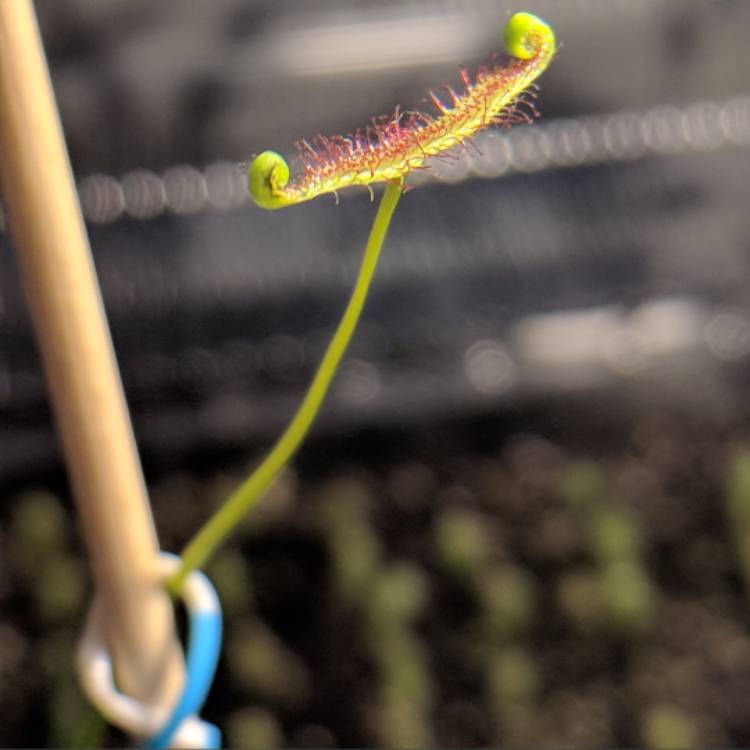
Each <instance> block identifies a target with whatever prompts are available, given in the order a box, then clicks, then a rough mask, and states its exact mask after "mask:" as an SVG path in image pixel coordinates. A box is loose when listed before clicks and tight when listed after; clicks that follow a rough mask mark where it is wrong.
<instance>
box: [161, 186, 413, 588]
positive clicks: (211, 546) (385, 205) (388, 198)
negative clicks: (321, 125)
mask: <svg viewBox="0 0 750 750" xmlns="http://www.w3.org/2000/svg"><path fill="white" fill-rule="evenodd" d="M402 186H403V185H402V183H401V182H399V183H389V184H388V185H387V186H386V188H385V192H384V193H383V198H382V199H381V201H380V206H379V207H378V212H377V214H376V216H375V221H374V222H373V225H372V229H371V230H370V237H369V239H368V240H367V247H366V248H365V252H364V256H363V258H362V265H361V266H360V269H359V275H358V276H357V281H356V283H355V285H354V289H353V291H352V294H351V297H350V298H349V303H348V305H347V306H346V310H345V311H344V315H343V317H342V318H341V322H340V323H339V325H338V328H337V329H336V333H335V334H334V335H333V338H332V339H331V343H330V344H329V345H328V348H327V349H326V352H325V354H324V355H323V359H322V360H321V363H320V366H319V367H318V370H317V372H316V373H315V377H314V378H313V381H312V383H311V384H310V388H309V389H308V391H307V393H306V394H305V398H304V399H303V401H302V404H301V405H300V407H299V409H298V410H297V413H296V414H295V415H294V417H293V418H292V421H291V422H290V423H289V426H288V427H287V428H286V430H285V431H284V433H283V434H282V435H281V437H280V438H279V439H278V441H277V442H276V444H275V445H274V446H273V448H272V449H271V451H270V452H269V453H268V455H267V456H266V457H265V459H263V461H262V462H261V463H260V465H259V466H258V467H257V468H256V469H255V471H253V473H252V474H251V475H250V476H249V477H248V478H247V479H246V480H245V481H244V482H243V483H242V484H241V485H240V486H239V487H238V488H237V489H236V490H235V491H234V492H233V493H232V494H231V495H230V496H229V497H228V498H227V500H226V501H225V502H224V504H223V505H222V506H221V508H219V510H218V511H217V512H216V513H215V514H214V515H213V516H212V517H211V518H210V519H209V520H208V521H207V522H206V524H204V526H203V527H202V528H201V529H200V530H199V531H198V533H197V534H196V535H195V536H194V537H193V539H192V540H191V541H190V542H189V543H188V545H187V546H186V547H185V549H184V550H183V552H182V567H181V568H180V570H179V571H178V572H177V574H176V575H175V576H174V577H173V578H172V579H171V580H170V581H169V589H170V591H171V592H172V593H176V592H179V590H180V589H181V587H182V584H183V582H184V580H185V578H186V576H187V575H188V574H189V573H190V572H191V571H193V570H195V569H197V568H200V567H203V565H204V564H205V562H206V560H208V558H209V557H210V556H211V554H212V553H213V552H214V550H215V549H216V548H217V547H218V545H219V544H220V543H221V542H222V541H223V540H224V539H225V538H226V537H227V535H228V534H229V533H230V532H231V531H232V530H233V529H234V528H235V527H236V526H237V524H239V523H240V521H241V520H242V518H243V517H244V516H245V514H246V513H247V512H248V511H249V510H250V508H252V506H253V505H254V504H255V503H256V502H257V500H258V499H259V498H260V497H261V496H262V494H263V493H264V492H265V491H266V490H267V489H268V487H269V485H270V484H271V482H273V480H274V479H275V478H276V476H277V475H278V473H279V472H280V471H281V470H282V469H283V468H284V467H285V466H286V465H287V463H288V462H289V460H290V458H291V457H292V456H293V455H294V453H295V451H296V450H297V449H298V448H299V446H300V444H301V443H302V440H303V439H304V438H305V435H307V433H308V431H309V430H310V427H311V425H312V423H313V422H314V420H315V417H316V416H317V414H318V412H319V411H320V407H321V405H322V403H323V400H324V399H325V397H326V394H327V393H328V389H329V388H330V386H331V382H332V380H333V377H334V375H335V374H336V369H337V368H338V366H339V363H340V362H341V359H342V357H343V356H344V353H345V352H346V349H347V347H348V346H349V342H350V341H351V338H352V334H353V333H354V330H355V328H356V327H357V322H358V321H359V317H360V314H361V313H362V308H363V307H364V304H365V299H366V298H367V292H368V291H369V288H370V283H371V282H372V278H373V275H374V273H375V268H376V267H377V264H378V258H379V257H380V250H381V248H382V247H383V240H384V239H385V236H386V234H387V232H388V227H389V226H390V223H391V218H392V216H393V212H394V211H395V209H396V206H397V205H398V201H399V198H400V197H401V194H402Z"/></svg>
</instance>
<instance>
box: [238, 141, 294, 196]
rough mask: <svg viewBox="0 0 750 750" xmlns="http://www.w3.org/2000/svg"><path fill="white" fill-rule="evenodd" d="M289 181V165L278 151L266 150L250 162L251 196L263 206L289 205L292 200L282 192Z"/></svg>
mask: <svg viewBox="0 0 750 750" xmlns="http://www.w3.org/2000/svg"><path fill="white" fill-rule="evenodd" d="M288 182H289V165H288V164H287V162H286V159H285V158H284V157H283V156H282V155H281V154H278V153H276V151H264V152H263V153H262V154H258V156H256V157H255V158H254V159H253V160H252V162H250V166H249V167H248V170H247V185H248V189H249V190H250V196H251V197H252V199H253V200H254V201H255V202H256V203H257V204H258V205H259V206H260V207H261V208H268V209H271V210H273V209H276V208H282V207H284V206H288V205H289V203H290V201H289V200H288V199H287V198H285V197H284V196H283V195H282V194H281V192H280V191H281V190H283V188H284V187H285V186H286V184H287V183H288Z"/></svg>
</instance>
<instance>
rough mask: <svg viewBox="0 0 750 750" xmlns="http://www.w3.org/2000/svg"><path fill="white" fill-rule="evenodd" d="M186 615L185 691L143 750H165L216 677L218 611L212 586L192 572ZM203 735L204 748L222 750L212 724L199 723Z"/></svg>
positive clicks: (186, 587)
mask: <svg viewBox="0 0 750 750" xmlns="http://www.w3.org/2000/svg"><path fill="white" fill-rule="evenodd" d="M181 597H182V600H183V602H184V604H185V607H186V608H187V611H188V628H189V633H188V645H187V656H186V665H185V666H186V671H187V674H186V676H185V687H184V688H183V691H182V694H181V695H180V698H179V700H178V701H177V704H176V705H175V707H174V710H173V711H172V715H171V716H170V718H169V719H168V721H167V723H166V724H165V725H164V727H163V728H162V729H161V730H160V731H159V732H158V734H156V735H155V736H154V737H151V739H149V740H147V741H146V742H145V743H144V744H143V745H142V748H143V750H165V748H167V747H169V742H170V740H171V739H172V736H173V735H174V733H175V732H176V731H177V728H178V727H179V726H180V724H182V722H183V721H184V720H185V719H186V718H187V717H188V716H192V715H193V714H195V715H197V714H198V713H199V712H200V710H201V708H202V707H203V703H204V702H205V700H206V696H207V695H208V691H209V690H210V688H211V683H212V682H213V679H214V674H215V673H216V665H217V662H218V660H219V653H220V650H221V630H222V620H221V607H220V605H219V599H218V597H217V596H216V591H215V590H214V588H213V586H212V585H211V582H210V581H209V580H208V578H206V576H205V575H204V574H203V573H201V572H199V571H193V572H192V573H191V574H190V575H189V576H188V578H187V579H186V581H185V584H184V585H183V587H182V592H181ZM202 726H203V729H204V731H205V738H204V741H203V746H204V747H206V748H208V750H217V749H218V748H219V747H220V746H221V732H220V731H219V729H218V727H216V726H214V725H213V724H208V723H206V722H202Z"/></svg>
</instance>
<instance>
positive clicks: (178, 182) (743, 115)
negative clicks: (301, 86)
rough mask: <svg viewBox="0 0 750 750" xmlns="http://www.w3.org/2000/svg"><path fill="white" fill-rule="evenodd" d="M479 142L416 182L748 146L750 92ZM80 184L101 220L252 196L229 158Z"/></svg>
mask: <svg viewBox="0 0 750 750" xmlns="http://www.w3.org/2000/svg"><path fill="white" fill-rule="evenodd" d="M474 145H475V146H476V148H474V147H472V146H469V147H468V148H464V149H459V150H457V151H456V153H455V155H454V156H453V157H452V158H437V159H434V160H433V163H432V164H431V167H430V169H429V170H427V171H423V172H420V173H417V174H414V175H412V177H411V178H410V180H411V181H412V182H414V183H415V184H417V183H419V184H421V183H424V182H431V181H435V180H437V181H440V182H449V183H457V182H463V181H464V180H467V179H470V178H473V177H480V178H485V179H494V178H497V177H500V176H502V175H506V174H511V173H514V172H537V171H541V170H544V169H553V168H570V167H581V166H586V165H590V164H595V163H601V162H609V161H626V160H632V159H639V158H642V157H645V156H663V155H670V154H681V153H686V152H706V151H714V150H718V149H722V148H727V147H747V146H749V145H750V95H746V94H743V95H741V96H736V97H733V98H731V99H727V100H724V101H720V102H715V101H710V100H707V101H698V102H694V103H692V104H689V105H687V106H685V107H677V106H673V105H660V106H657V107H654V108H652V109H649V110H645V111H640V112H639V111H622V112H616V113H614V114H611V115H596V116H588V117H578V118H575V119H559V120H552V121H550V122H540V123H537V124H535V125H534V127H516V128H513V129H511V130H507V131H503V130H488V131H485V132H483V133H480V134H479V135H478V136H477V137H476V138H475V139H474ZM78 190H79V196H80V200H81V206H82V209H83V214H84V216H85V218H86V220H87V221H90V222H92V223H94V224H109V223H111V222H114V221H117V220H118V219H122V218H124V217H129V218H132V219H140V220H146V219H151V218H154V217H157V216H161V215H163V214H165V213H172V214H176V215H180V216H187V215H191V214H197V213H199V212H201V211H206V210H213V211H229V210H232V209H234V208H239V207H241V206H243V205H245V204H247V203H248V202H249V197H248V193H247V186H246V176H245V171H244V168H243V167H242V166H241V165H238V164H234V163H231V162H226V161H219V162H215V163H213V164H210V165H209V166H207V167H205V168H204V169H199V168H198V167H195V166H191V165H177V166H174V167H170V168H169V169H167V170H166V171H165V172H163V173H162V174H161V175H159V174H156V173H155V172H151V171H149V170H145V169H136V170H133V171H132V172H128V173H127V174H125V175H123V176H122V177H120V178H116V177H113V176H112V175H105V174H95V175H92V176H90V177H86V178H85V179H83V180H81V182H80V183H79V186H78ZM2 228H4V222H3V219H2V215H1V213H0V229H2Z"/></svg>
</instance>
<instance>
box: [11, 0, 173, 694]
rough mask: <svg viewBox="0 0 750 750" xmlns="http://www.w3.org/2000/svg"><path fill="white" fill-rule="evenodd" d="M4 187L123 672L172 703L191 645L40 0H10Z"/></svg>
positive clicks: (127, 682) (123, 679) (127, 685)
mask: <svg viewBox="0 0 750 750" xmlns="http://www.w3.org/2000/svg"><path fill="white" fill-rule="evenodd" d="M0 187H1V188H2V195H3V201H4V205H5V208H6V211H7V214H8V219H9V224H10V228H11V233H12V237H13V241H14V245H15V247H16V250H17V253H18V258H19V265H20V270H21V276H22V278H23V283H24V287H25V291H26V295H27V298H28V303H29V306H30V308H31V314H32V320H33V322H34V327H35V330H36V335H37V338H38V343H39V348H40V350H41V354H42V358H43V361H44V365H45V370H46V374H47V380H48V385H49V390H50V393H51V397H52V401H53V405H54V408H55V415H56V418H57V424H58V429H59V432H60V434H61V437H62V443H63V448H64V451H65V455H66V460H67V465H68V471H69V475H70V480H71V484H72V487H73V492H74V495H75V498H76V503H77V507H78V512H79V514H80V517H81V519H82V525H83V533H84V536H85V538H86V543H87V547H88V552H89V555H90V558H91V565H92V569H93V575H94V579H95V583H96V586H97V588H98V591H99V592H100V594H101V596H102V598H103V604H104V607H105V612H106V614H105V618H106V621H107V641H108V644H109V647H110V652H111V654H112V658H113V662H114V666H115V670H116V674H117V679H118V683H119V686H120V688H121V689H122V690H123V691H124V692H126V693H127V694H128V695H131V696H132V697H134V698H136V699H138V700H141V701H143V702H146V703H148V704H151V705H154V704H156V705H164V706H166V705H171V704H172V703H173V702H174V701H175V700H176V698H177V694H178V691H179V689H180V687H181V686H182V682H183V678H184V665H183V660H182V652H181V649H180V646H179V642H178V640H177V638H176V634H175V628H174V619H173V614H172V607H171V603H170V601H169V599H168V597H167V595H166V594H165V593H164V592H163V591H162V590H161V589H160V588H158V587H157V586H155V585H154V572H155V557H156V555H157V554H158V552H159V547H158V542H157V538H156V532H155V529H154V524H153V519H152V517H151V511H150V507H149V504H148V498H147V495H146V490H145V486H144V481H143V476H142V473H141V467H140V463H139V460H138V455H137V452H136V447H135V441H134V439H133V433H132V428H131V425H130V419H129V416H128V412H127V407H126V404H125V399H124V396H123V393H122V386H121V383H120V378H119V373H118V371H117V364H116V362H115V358H114V352H113V349H112V343H111V340H110V336H109V330H108V328H107V323H106V318H105V316H104V309H103V305H102V301H101V296H100V293H99V287H98V283H97V279H96V274H95V271H94V266H93V261H92V258H91V253H90V249H89V246H88V240H87V238H86V233H85V228H84V224H83V219H82V216H81V210H80V206H79V205H78V200H77V196H76V192H75V186H74V182H73V176H72V172H71V168H70V163H69V161H68V156H67V152H66V149H65V143H64V140H63V135H62V129H61V127H60V122H59V118H58V114H57V109H56V107H55V101H54V94H53V91H52V86H51V83H50V80H49V73H48V70H47V64H46V61H45V57H44V50H43V47H42V43H41V39H40V36H39V30H38V27H37V22H36V18H35V15H34V9H33V6H32V4H31V1H30V0H0Z"/></svg>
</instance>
